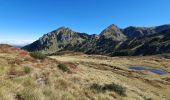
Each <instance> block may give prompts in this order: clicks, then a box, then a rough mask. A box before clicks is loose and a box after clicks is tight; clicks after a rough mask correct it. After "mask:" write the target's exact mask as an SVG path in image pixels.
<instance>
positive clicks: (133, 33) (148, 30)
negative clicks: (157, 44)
mask: <svg viewBox="0 0 170 100" xmlns="http://www.w3.org/2000/svg"><path fill="white" fill-rule="evenodd" d="M168 29H170V24H166V25H161V26H156V27H134V26H130V27H127V28H125V29H124V30H123V33H124V34H125V35H126V36H127V37H128V38H134V37H139V36H145V35H150V34H154V33H159V32H161V31H164V30H168Z"/></svg>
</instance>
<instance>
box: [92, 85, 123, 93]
mask: <svg viewBox="0 0 170 100" xmlns="http://www.w3.org/2000/svg"><path fill="white" fill-rule="evenodd" d="M90 88H91V89H95V90H96V91H97V92H106V91H114V92H115V93H117V94H118V95H120V96H126V90H125V88H123V87H122V86H120V85H117V84H115V83H112V84H105V85H98V84H93V85H92V86H91V87H90Z"/></svg>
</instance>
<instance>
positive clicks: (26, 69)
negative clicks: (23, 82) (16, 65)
mask: <svg viewBox="0 0 170 100" xmlns="http://www.w3.org/2000/svg"><path fill="white" fill-rule="evenodd" d="M24 72H25V73H26V74H29V73H30V72H31V68H29V67H27V66H26V67H24Z"/></svg>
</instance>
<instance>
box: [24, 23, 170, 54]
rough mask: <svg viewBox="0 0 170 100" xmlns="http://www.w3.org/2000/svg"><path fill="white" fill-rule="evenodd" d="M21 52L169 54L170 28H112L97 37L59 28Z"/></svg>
mask: <svg viewBox="0 0 170 100" xmlns="http://www.w3.org/2000/svg"><path fill="white" fill-rule="evenodd" d="M23 49H25V50H28V51H30V52H33V51H41V52H43V53H45V54H55V53H56V52H59V51H66V50H69V51H75V52H84V53H86V54H104V55H109V56H127V55H132V56H133V55H153V54H160V53H170V24H167V25H161V26H156V27H134V26H130V27H127V28H125V29H121V28H119V27H117V26H116V25H114V24H112V25H110V26H109V27H107V28H106V29H104V30H103V31H102V32H101V33H100V34H99V35H96V34H93V35H89V34H87V33H80V32H75V31H73V30H71V29H69V28H66V27H60V28H58V29H57V30H54V31H52V32H50V33H47V34H45V35H44V36H42V37H41V38H39V39H38V40H37V41H35V42H33V43H31V44H29V45H26V46H25V47H23Z"/></svg>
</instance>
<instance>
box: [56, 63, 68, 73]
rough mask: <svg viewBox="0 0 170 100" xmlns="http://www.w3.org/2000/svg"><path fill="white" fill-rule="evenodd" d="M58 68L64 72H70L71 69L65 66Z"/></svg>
mask: <svg viewBox="0 0 170 100" xmlns="http://www.w3.org/2000/svg"><path fill="white" fill-rule="evenodd" d="M57 67H58V68H59V69H60V70H62V71H63V72H70V69H69V68H68V67H67V65H65V64H59V65H58V66H57Z"/></svg>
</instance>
